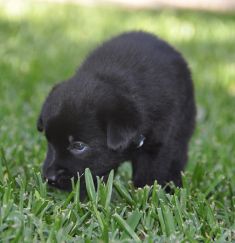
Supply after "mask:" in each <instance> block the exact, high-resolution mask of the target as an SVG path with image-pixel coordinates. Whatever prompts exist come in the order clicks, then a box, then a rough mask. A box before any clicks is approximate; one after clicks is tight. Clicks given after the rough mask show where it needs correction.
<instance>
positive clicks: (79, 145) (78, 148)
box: [68, 142, 88, 154]
mask: <svg viewBox="0 0 235 243" xmlns="http://www.w3.org/2000/svg"><path fill="white" fill-rule="evenodd" d="M87 149H88V145H87V144H85V143H83V142H72V143H71V144H70V146H69V147H68V150H69V151H70V152H72V153H74V154H81V153H83V152H85V151H86V150H87Z"/></svg>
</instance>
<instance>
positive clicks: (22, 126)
mask: <svg viewBox="0 0 235 243" xmlns="http://www.w3.org/2000/svg"><path fill="white" fill-rule="evenodd" d="M133 29H138V30H140V29H141V30H147V31H150V32H153V33H155V34H157V35H159V36H160V37H162V38H164V39H165V40H167V41H168V42H170V43H171V44H172V45H174V46H175V47H176V48H177V49H179V50H180V51H181V52H182V53H183V55H184V56H185V58H186V59H187V60H188V62H189V65H190V67H191V70H192V76H193V79H194V83H195V92H196V99H197V107H198V118H197V128H196V131H195V133H194V136H193V139H192V141H191V144H190V153H189V163H188V166H187V168H186V171H185V172H184V175H183V184H184V186H183V188H182V189H177V188H176V189H175V194H173V195H169V194H166V193H165V192H164V191H163V190H162V189H161V188H160V187H159V186H158V185H157V184H155V185H154V186H153V187H152V188H150V187H145V188H143V189H137V190H135V189H134V188H133V186H132V184H131V167H130V165H129V164H128V163H124V164H123V165H122V166H121V168H120V169H119V171H118V173H117V175H115V177H114V179H113V177H112V174H110V177H109V182H108V184H107V185H106V186H105V185H104V184H103V183H102V182H100V183H99V187H98V190H97V191H95V190H94V187H93V184H92V180H91V178H90V174H89V171H86V179H87V189H88V192H89V193H88V194H89V199H87V200H86V201H83V202H81V201H80V199H79V183H77V184H76V185H74V190H73V191H72V192H71V193H65V192H61V191H57V190H52V189H49V188H47V187H46V185H45V184H44V183H43V182H42V180H41V176H40V170H41V164H42V161H43V159H44V156H45V150H46V144H45V140H44V138H43V136H42V135H41V134H38V132H37V131H36V120H37V116H38V114H39V110H40V107H41V104H42V102H43V100H44V98H45V96H46V95H47V93H48V92H49V90H50V88H51V87H52V85H53V84H55V83H56V82H58V81H61V80H65V79H67V78H68V77H70V76H71V75H72V74H73V73H74V72H75V70H76V68H77V67H78V66H79V64H80V63H81V61H82V60H83V59H84V58H85V56H86V55H87V54H88V53H89V52H90V51H91V50H92V49H93V48H94V47H95V46H96V45H98V44H99V43H101V41H102V40H105V39H107V38H109V37H111V36H113V35H115V34H117V33H120V32H122V31H127V30H133ZM0 57H1V59H0V107H1V108H0V242H30V243H31V242H83V241H84V242H96V241H99V242H108V241H110V242H138V241H145V242H153V241H154V242H212V241H216V242H232V241H235V112H234V111H235V14H233V15H232V14H214V13H199V12H184V11H180V12H178V11H173V10H172V11H170V10H168V11H146V10H145V11H130V10H121V9H115V8H111V7H101V8H88V7H79V6H76V5H55V4H46V3H44V4H39V3H38V4H36V3H34V4H26V5H24V4H21V5H20V6H18V7H17V5H9V4H8V5H4V6H3V5H2V7H1V8H0Z"/></svg>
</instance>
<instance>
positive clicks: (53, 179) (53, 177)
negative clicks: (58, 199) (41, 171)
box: [46, 169, 65, 186]
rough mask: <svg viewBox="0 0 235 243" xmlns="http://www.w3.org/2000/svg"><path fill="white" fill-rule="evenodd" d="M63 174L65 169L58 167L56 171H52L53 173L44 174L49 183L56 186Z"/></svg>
mask: <svg viewBox="0 0 235 243" xmlns="http://www.w3.org/2000/svg"><path fill="white" fill-rule="evenodd" d="M63 174H65V170H63V169H60V170H58V171H54V172H53V173H49V174H47V176H46V180H47V182H48V184H49V185H51V186H56V185H57V184H58V183H59V182H60V179H61V177H62V176H63Z"/></svg>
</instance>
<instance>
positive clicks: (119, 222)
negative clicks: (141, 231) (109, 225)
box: [113, 213, 140, 242]
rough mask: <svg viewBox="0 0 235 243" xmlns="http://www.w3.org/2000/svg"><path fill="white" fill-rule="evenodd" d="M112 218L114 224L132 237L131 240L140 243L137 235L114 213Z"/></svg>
mask: <svg viewBox="0 0 235 243" xmlns="http://www.w3.org/2000/svg"><path fill="white" fill-rule="evenodd" d="M113 217H114V219H115V220H116V222H117V223H118V224H119V225H120V226H121V227H122V229H123V230H124V231H126V232H127V233H128V234H129V235H130V236H131V237H132V239H133V240H135V241H136V242H140V238H139V237H138V235H137V234H136V233H135V231H134V230H133V229H132V228H131V227H130V225H129V224H128V223H127V222H126V221H125V220H124V219H123V218H122V217H121V216H120V215H118V214H117V213H115V214H114V215H113Z"/></svg>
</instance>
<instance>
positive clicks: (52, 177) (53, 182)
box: [46, 175, 57, 186]
mask: <svg viewBox="0 0 235 243" xmlns="http://www.w3.org/2000/svg"><path fill="white" fill-rule="evenodd" d="M46 180H47V183H48V184H50V185H52V186H55V185H56V182H57V177H56V175H50V176H48V177H47V178H46Z"/></svg>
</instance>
